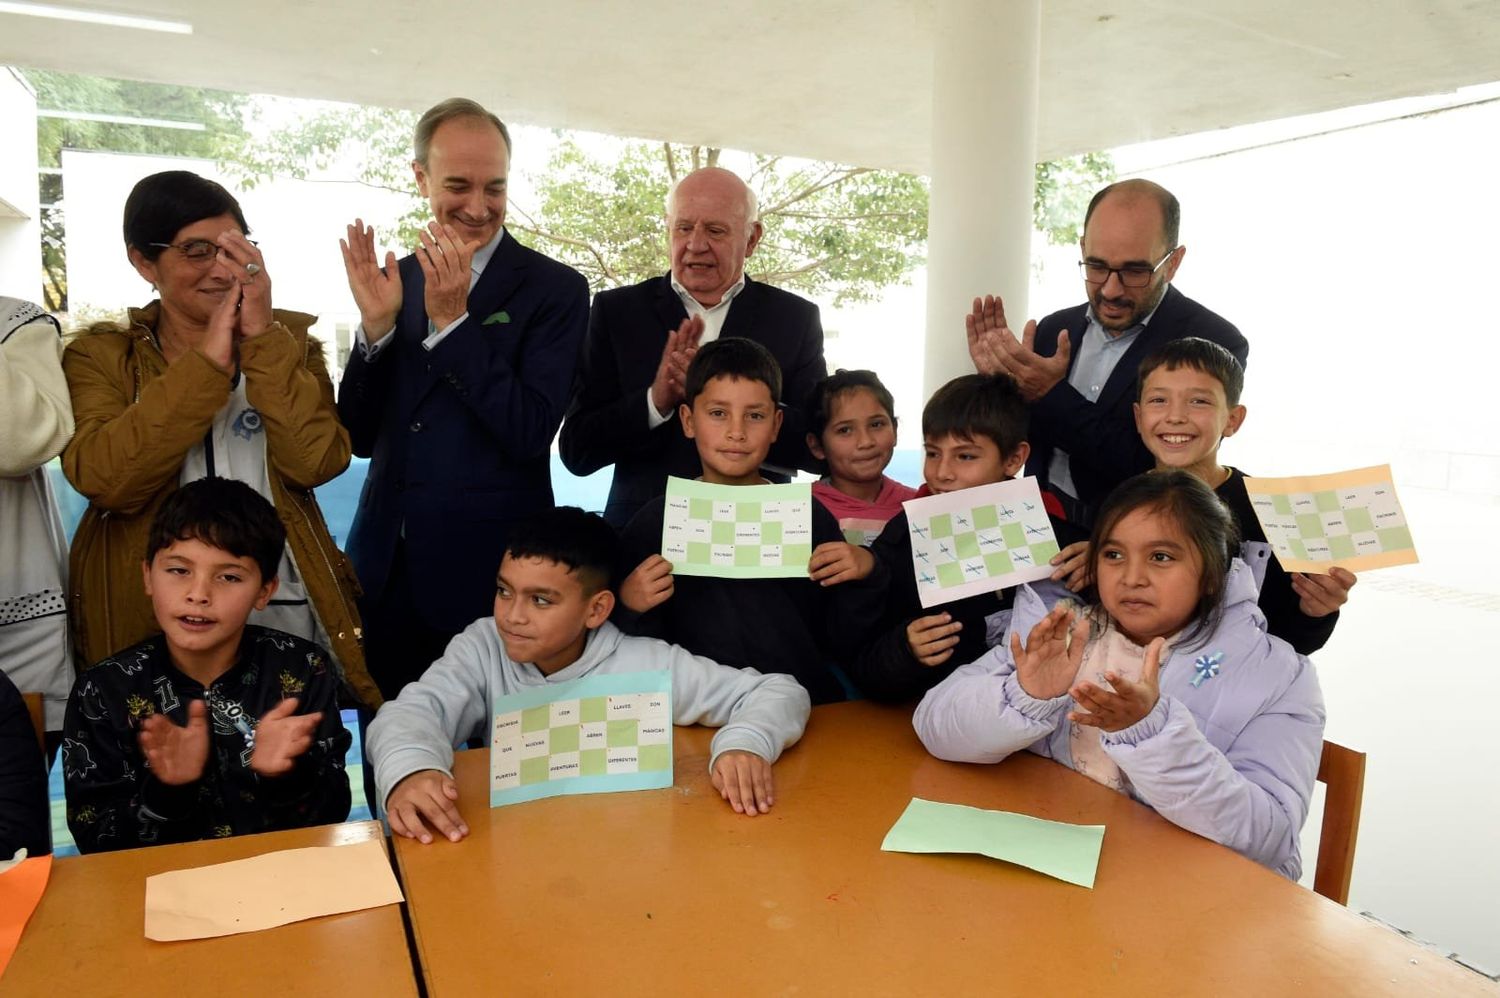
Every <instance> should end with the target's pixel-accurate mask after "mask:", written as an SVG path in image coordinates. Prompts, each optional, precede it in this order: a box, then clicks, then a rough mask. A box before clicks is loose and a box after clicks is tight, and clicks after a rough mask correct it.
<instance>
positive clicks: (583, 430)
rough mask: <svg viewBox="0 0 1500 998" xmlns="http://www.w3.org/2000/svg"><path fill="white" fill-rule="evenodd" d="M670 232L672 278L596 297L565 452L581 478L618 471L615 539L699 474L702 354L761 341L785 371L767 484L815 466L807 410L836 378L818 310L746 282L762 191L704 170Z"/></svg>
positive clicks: (670, 204)
mask: <svg viewBox="0 0 1500 998" xmlns="http://www.w3.org/2000/svg"><path fill="white" fill-rule="evenodd" d="M667 227H668V232H669V237H670V242H671V254H672V269H671V272H670V273H667V274H665V275H663V276H661V277H654V278H652V279H650V280H647V281H642V282H641V283H640V284H635V285H631V286H629V287H624V288H614V289H612V290H609V291H601V292H599V294H598V295H596V296H595V297H594V307H593V310H592V313H591V314H590V317H589V331H588V339H587V341H586V343H585V346H584V353H583V359H582V361H581V362H580V365H579V371H578V381H577V384H576V386H575V388H574V391H573V400H572V402H571V403H570V404H569V406H568V417H567V420H566V421H565V422H564V423H563V428H562V437H561V438H560V439H559V441H558V449H559V451H560V452H561V454H562V459H563V463H564V464H565V465H567V468H568V470H569V471H571V472H573V474H575V475H590V474H593V473H594V472H596V471H598V470H599V469H600V468H604V467H607V466H609V465H611V464H612V465H614V466H615V472H614V479H613V481H612V482H611V483H610V488H609V501H608V504H607V505H606V506H605V509H604V518H605V519H606V520H608V521H609V522H610V523H611V524H612V525H613V526H614V527H615V528H616V529H621V528H623V527H624V526H625V524H627V523H629V522H630V518H631V516H632V515H634V513H635V511H636V510H638V509H639V508H640V507H641V506H643V505H645V504H646V503H647V502H649V501H650V500H651V499H654V498H656V497H657V496H659V495H662V494H663V493H664V492H665V491H666V485H667V476H668V475H678V476H680V477H685V478H693V477H696V476H697V475H698V473H699V471H700V469H701V464H700V462H699V460H698V451H697V449H696V448H695V447H694V446H693V442H692V441H691V440H688V439H687V438H686V437H685V436H684V435H683V432H682V426H681V423H680V421H679V420H678V417H677V407H678V405H679V404H680V403H681V402H682V395H683V385H682V381H683V375H684V373H685V372H686V371H687V366H688V363H689V362H691V360H692V359H693V354H694V352H695V351H696V350H697V348H698V345H699V344H700V343H707V342H710V341H712V340H715V339H718V338H719V337H720V336H741V337H745V338H746V339H752V340H755V341H757V342H758V343H760V344H761V345H762V346H764V347H766V348H767V349H768V350H770V351H771V355H772V356H773V357H775V358H776V362H777V363H778V364H779V365H781V376H782V384H783V386H784V387H783V389H782V400H783V403H784V409H785V410H786V411H785V415H784V419H783V423H782V429H781V433H780V435H779V436H778V437H777V442H776V444H775V445H773V446H772V448H771V454H770V460H769V461H768V462H767V464H768V467H765V468H762V474H763V475H765V477H766V478H768V479H770V480H771V481H782V482H784V481H786V480H787V475H786V472H787V471H790V470H791V469H794V468H798V467H805V468H808V469H809V470H811V469H813V468H814V467H815V465H814V464H813V462H812V456H811V455H810V454H809V453H808V450H807V443H806V436H807V434H806V431H805V430H804V429H803V427H804V426H805V422H806V421H805V417H804V415H803V407H804V405H805V403H806V401H807V398H808V396H809V395H810V394H811V393H812V388H813V385H815V384H817V382H818V381H819V380H820V379H821V378H823V377H824V376H825V375H826V374H827V373H828V369H827V367H826V366H825V365H824V361H823V325H822V323H821V322H820V321H819V318H818V307H817V306H816V305H814V304H813V303H812V302H810V301H808V300H807V299H805V298H801V297H799V296H797V295H794V294H792V293H791V292H789V291H782V290H780V289H779V288H773V287H771V286H770V285H767V284H761V283H759V282H757V281H752V280H750V279H749V278H748V277H747V276H745V259H746V258H747V257H748V256H750V254H752V253H754V252H755V247H756V244H757V243H759V242H760V237H761V232H762V229H761V224H760V219H759V211H758V209H757V206H756V203H755V194H754V192H753V191H751V190H750V188H749V187H748V186H747V185H746V184H745V182H744V181H743V180H741V179H740V178H739V177H737V176H735V175H734V174H733V173H731V172H729V171H728V170H723V169H720V168H718V167H708V168H706V169H702V170H696V171H694V172H693V173H690V174H688V175H687V176H685V177H683V178H682V180H680V181H679V182H678V183H677V186H676V187H675V188H673V190H672V192H671V194H669V195H668V196H667Z"/></svg>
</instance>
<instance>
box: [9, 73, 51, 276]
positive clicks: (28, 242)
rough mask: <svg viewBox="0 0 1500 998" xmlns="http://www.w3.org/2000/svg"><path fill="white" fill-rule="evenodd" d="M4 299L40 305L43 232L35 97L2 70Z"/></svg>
mask: <svg viewBox="0 0 1500 998" xmlns="http://www.w3.org/2000/svg"><path fill="white" fill-rule="evenodd" d="M0 135H3V136H5V154H4V155H0V295H7V296H9V297H12V298H24V299H26V300H27V301H33V302H38V303H40V302H41V300H42V250H41V245H42V227H41V222H40V221H39V215H40V209H39V207H38V201H39V192H38V190H37V179H36V94H35V93H33V92H32V90H31V88H30V87H29V86H27V85H26V83H25V81H23V80H22V79H21V77H20V75H19V74H17V73H16V71H15V70H14V69H11V68H10V67H9V66H0Z"/></svg>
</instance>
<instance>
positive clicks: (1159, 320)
mask: <svg viewBox="0 0 1500 998" xmlns="http://www.w3.org/2000/svg"><path fill="white" fill-rule="evenodd" d="M1180 217H1181V209H1180V207H1179V206H1178V204H1177V199H1176V198H1175V197H1173V196H1172V193H1171V192H1170V191H1168V190H1167V189H1166V188H1164V187H1161V186H1160V185H1158V184H1154V183H1152V182H1151V181H1149V180H1122V181H1120V182H1119V183H1116V184H1111V185H1110V186H1108V187H1106V188H1104V189H1103V190H1101V191H1100V192H1099V193H1097V194H1095V195H1094V198H1093V200H1092V201H1090V202H1089V207H1088V212H1087V213H1086V214H1085V215H1084V222H1083V239H1082V241H1081V243H1080V246H1081V248H1082V251H1083V259H1082V260H1081V261H1080V262H1079V265H1078V267H1079V271H1080V272H1081V274H1082V276H1083V286H1084V291H1085V292H1086V293H1087V295H1088V302H1087V303H1086V304H1083V305H1078V306H1075V307H1073V308H1068V309H1063V310H1062V311H1061V312H1054V313H1052V314H1051V315H1049V316H1047V317H1046V318H1045V319H1043V320H1042V321H1041V322H1040V323H1033V322H1028V323H1027V324H1026V329H1025V331H1024V333H1023V335H1022V336H1021V337H1020V339H1019V340H1018V339H1017V338H1016V337H1015V336H1014V335H1012V334H1011V332H1010V330H1009V327H1008V326H1007V323H1006V320H1005V308H1004V305H1003V304H1002V302H1001V301H1000V299H999V298H996V297H986V298H984V299H982V300H981V299H978V298H976V299H975V300H974V310H973V313H972V314H971V315H970V316H969V317H968V322H967V325H968V336H969V354H970V356H971V357H972V358H973V360H974V366H975V367H976V368H978V369H979V371H980V372H981V373H984V374H992V373H997V372H1003V373H1005V374H1008V375H1010V376H1011V377H1012V378H1014V379H1015V380H1016V383H1017V384H1018V385H1020V388H1021V394H1022V395H1023V396H1024V397H1025V398H1026V400H1027V401H1028V402H1030V403H1031V429H1030V437H1029V439H1030V442H1031V457H1030V459H1029V460H1028V461H1027V463H1026V472H1027V474H1031V475H1035V476H1036V477H1037V478H1038V479H1039V480H1040V481H1041V485H1042V487H1043V488H1044V489H1047V490H1049V491H1050V492H1052V494H1053V495H1055V496H1057V498H1058V500H1059V501H1060V502H1061V504H1062V506H1063V510H1064V512H1065V513H1066V516H1067V519H1068V520H1070V521H1072V522H1075V523H1078V524H1079V525H1080V526H1083V527H1085V528H1087V527H1090V526H1092V524H1093V511H1094V509H1095V508H1097V506H1098V504H1099V503H1100V501H1101V500H1103V498H1104V497H1105V496H1106V495H1108V494H1109V491H1110V490H1111V489H1113V488H1114V487H1115V486H1116V485H1118V484H1119V483H1120V482H1122V481H1124V480H1125V479H1127V478H1129V477H1130V476H1132V475H1135V474H1138V473H1140V472H1142V471H1147V470H1149V469H1150V468H1151V467H1152V458H1151V454H1150V452H1149V451H1147V450H1146V446H1145V444H1144V443H1142V442H1141V439H1140V435H1139V434H1138V433H1137V432H1136V429H1135V418H1134V416H1133V414H1132V412H1131V404H1132V403H1133V402H1134V401H1135V395H1136V392H1135V382H1136V367H1137V365H1138V364H1139V363H1140V361H1141V359H1142V358H1143V357H1145V356H1146V355H1147V354H1149V353H1151V351H1152V350H1154V349H1156V347H1158V346H1160V345H1161V344H1162V343H1165V342H1167V341H1168V340H1175V339H1180V338H1181V337H1184V336H1200V337H1202V338H1204V339H1207V340H1212V341H1213V342H1215V343H1218V344H1219V345H1220V346H1222V347H1224V348H1225V349H1227V350H1228V351H1229V352H1230V353H1232V354H1234V356H1235V357H1236V358H1238V359H1239V361H1240V363H1241V364H1244V363H1245V361H1246V358H1247V356H1248V354H1249V352H1250V347H1249V344H1247V343H1246V342H1245V338H1244V337H1243V336H1241V335H1240V332H1239V330H1237V329H1236V328H1235V327H1234V326H1233V325H1232V324H1231V323H1229V322H1228V321H1226V320H1224V319H1222V318H1220V317H1219V316H1217V315H1215V314H1214V313H1213V312H1210V311H1209V310H1208V309H1206V308H1204V307H1203V306H1202V305H1199V304H1198V303H1197V302H1195V301H1193V300H1192V299H1190V298H1188V297H1186V296H1185V295H1183V294H1182V293H1181V292H1179V291H1178V290H1177V289H1176V288H1173V287H1172V286H1171V281H1172V278H1173V277H1174V276H1175V275H1176V273H1177V268H1178V267H1179V266H1180V265H1181V264H1182V257H1183V255H1184V254H1185V253H1186V252H1187V247H1185V246H1180V245H1178V242H1177V230H1178V222H1179V219H1180Z"/></svg>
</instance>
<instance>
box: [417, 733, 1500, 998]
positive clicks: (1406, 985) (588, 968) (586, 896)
mask: <svg viewBox="0 0 1500 998" xmlns="http://www.w3.org/2000/svg"><path fill="white" fill-rule="evenodd" d="M910 716H911V715H910V710H897V709H891V708H884V707H879V706H875V705H871V704H868V703H850V704H838V705H833V706H828V707H820V708H818V709H817V710H815V711H814V712H813V717H812V721H811V723H810V724H809V726H808V731H807V735H806V737H805V738H804V740H803V742H802V743H801V744H799V745H797V746H795V747H794V748H792V749H791V750H790V751H789V752H787V754H786V755H784V756H783V757H782V759H781V761H780V762H779V763H778V764H777V766H776V787H777V803H776V806H775V808H774V809H773V810H772V811H771V813H770V814H768V815H762V816H759V817H755V818H747V817H744V816H741V815H736V814H734V813H733V812H732V811H731V810H730V809H729V807H728V806H727V805H726V804H724V803H723V802H722V801H721V800H720V799H719V796H718V794H717V793H716V792H715V791H714V790H713V788H712V786H710V784H709V781H708V777H707V772H706V770H707V754H708V742H709V737H710V736H711V734H712V732H711V731H708V730H704V729H684V728H679V729H677V736H676V786H675V787H673V788H672V789H670V790H658V791H642V792H636V793H622V794H602V795H597V796H590V797H562V798H554V799H551V800H542V801H536V802H532V803H528V804H521V805H517V806H512V807H504V808H496V809H490V808H489V807H487V806H486V805H487V803H488V800H489V797H488V793H487V791H486V780H487V776H488V755H487V753H486V752H485V751H482V750H481V751H473V752H465V753H460V754H459V758H458V762H457V765H456V772H457V777H458V782H459V786H460V799H461V802H462V803H463V813H464V816H465V818H466V819H467V821H468V823H469V826H470V828H471V834H470V836H469V837H468V838H467V839H466V840H464V841H463V842H461V843H457V844H454V843H449V842H447V841H446V840H439V841H437V842H436V843H434V844H432V845H429V846H422V845H420V844H419V843H415V842H413V841H411V840H407V839H397V840H396V858H397V864H398V867H399V869H400V872H401V876H402V879H403V882H404V887H405V890H406V897H407V903H408V908H409V910H410V914H411V919H412V925H413V928H414V931H415V936H416V944H417V951H418V958H419V960H420V963H421V966H422V972H423V974H424V975H425V977H426V982H427V988H428V993H429V994H430V995H432V996H433V998H444V996H450V995H476V994H486V993H499V992H501V991H503V992H506V993H514V994H601V993H611V994H682V993H700V994H701V993H712V992H721V993H730V994H792V993H796V994H802V995H828V994H861V995H864V994H897V995H908V994H933V995H942V994H954V995H966V994H1002V993H1021V994H1027V993H1029V994H1099V993H1105V992H1109V993H1114V994H1149V995H1153V996H1154V995H1161V994H1166V993H1172V994H1203V995H1224V994H1253V995H1256V996H1258V998H1264V996H1266V995H1274V994H1283V993H1288V992H1292V991H1297V992H1300V993H1304V994H1316V995H1326V994H1337V993H1358V994H1381V993H1389V994H1403V995H1411V994H1438V993H1442V994H1465V993H1467V994H1485V995H1491V996H1494V995H1496V994H1497V992H1496V990H1495V989H1493V988H1492V986H1491V985H1490V984H1489V983H1488V982H1486V981H1484V980H1483V979H1481V978H1480V977H1478V976H1477V975H1474V974H1472V973H1470V972H1468V971H1465V970H1463V969H1462V968H1460V967H1457V966H1455V965H1453V964H1450V963H1448V962H1447V961H1445V960H1443V959H1441V958H1439V957H1437V956H1435V955H1433V954H1431V953H1429V952H1427V951H1425V950H1423V949H1421V948H1419V947H1417V946H1415V945H1414V944H1412V943H1410V942H1409V941H1407V940H1406V939H1404V938H1402V937H1400V936H1398V935H1396V934H1395V933H1393V932H1391V931H1390V930H1388V929H1385V928H1382V927H1380V926H1377V925H1373V924H1371V923H1369V922H1367V921H1365V920H1364V919H1362V918H1360V917H1359V916H1358V915H1355V914H1353V913H1351V912H1349V911H1347V910H1345V909H1344V908H1342V907H1340V906H1338V905H1336V904H1333V903H1332V902H1329V901H1327V900H1325V899H1323V898H1321V897H1319V896H1317V895H1315V894H1313V893H1312V892H1311V891H1308V890H1305V889H1303V888H1301V887H1299V886H1297V885H1296V884H1293V883H1290V882H1289V881H1286V880H1284V879H1282V878H1281V877H1279V876H1277V875H1275V874H1274V873H1271V872H1270V871H1268V870H1266V869H1264V868H1262V867H1260V866H1258V865H1256V864H1254V863H1252V862H1250V861H1249V860H1246V859H1243V858H1242V857H1240V856H1238V855H1236V854H1235V853H1233V852H1231V851H1229V850H1228V849H1225V848H1223V847H1221V846H1218V845H1215V844H1213V843H1211V842H1209V841H1207V840H1206V839H1202V838H1199V837H1197V836H1195V835H1192V834H1190V833H1188V832H1185V831H1183V830H1182V829H1180V828H1178V827H1176V826H1175V825H1172V824H1171V823H1169V822H1167V821H1165V820H1163V819H1162V818H1160V817H1158V816H1157V815H1156V814H1155V812H1153V811H1151V810H1150V809H1148V808H1145V807H1142V806H1140V805H1138V804H1136V803H1134V802H1132V801H1130V800H1129V799H1128V798H1126V797H1124V796H1122V795H1120V794H1117V793H1114V792H1113V791H1110V790H1107V789H1105V788H1104V787H1101V786H1099V785H1098V784H1096V783H1093V782H1091V781H1090V780H1088V779H1086V778H1084V777H1082V776H1079V775H1077V774H1075V773H1072V772H1070V771H1068V770H1066V769H1064V768H1063V767H1061V766H1058V765H1056V764H1054V763H1051V762H1048V761H1046V760H1043V759H1040V758H1037V757H1035V756H1031V755H1029V754H1025V753H1022V754H1021V755H1018V756H1016V757H1014V758H1012V759H1009V760H1006V761H1005V762H1004V763H1002V764H1000V765H996V766H968V765H959V764H954V763H946V762H942V761H939V760H937V759H934V758H932V757H931V756H929V755H927V754H926V752H925V751H924V750H923V749H922V746H921V744H920V743H919V742H918V741H917V738H916V735H915V734H914V733H913V732H912V729H911V721H910ZM913 796H921V797H926V798H928V799H931V800H940V801H952V802H955V803H962V804H971V805H976V806H981V807H987V808H996V809H1004V810H1013V811H1021V812H1025V813H1027V814H1034V815H1038V816H1040V817H1044V818H1052V819H1057V820H1061V821H1071V822H1079V823H1088V824H1101V823H1102V824H1104V825H1106V826H1107V827H1108V830H1107V832H1106V833H1105V838H1104V849H1103V854H1102V856H1101V858H1100V865H1099V874H1098V878H1097V881H1096V887H1095V889H1094V890H1092V891H1090V890H1085V889H1083V888H1081V887H1075V886H1072V885H1069V884H1065V883H1062V882H1060V881H1057V880H1053V879H1051V878H1048V877H1046V876H1043V875H1042V874H1039V873H1035V872H1033V871H1031V870H1027V869H1023V868H1021V867H1016V866H1011V865H1009V864H1005V863H999V862H996V861H994V860H990V859H985V858H982V857H977V856H959V855H954V856H931V855H928V856H921V855H906V854H897V853H883V852H881V851H880V843H881V841H882V839H883V838H884V837H885V833H886V831H887V830H888V829H889V828H890V827H891V825H892V824H893V823H894V822H895V820H896V819H897V817H899V816H900V814H901V812H902V810H903V809H904V808H905V807H906V805H907V802H908V801H909V800H910V799H911V798H912V797H913ZM1308 862H1311V858H1310V857H1309V858H1308Z"/></svg>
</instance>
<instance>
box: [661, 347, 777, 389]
mask: <svg viewBox="0 0 1500 998" xmlns="http://www.w3.org/2000/svg"><path fill="white" fill-rule="evenodd" d="M715 378H730V379H731V380H735V381H759V382H761V383H762V384H764V385H765V386H766V387H767V388H769V389H770V390H771V401H772V402H776V403H778V404H779V403H780V402H781V367H780V365H778V364H777V363H776V358H775V357H773V356H771V351H769V350H767V349H766V348H765V347H763V346H761V345H760V344H759V343H757V342H755V341H754V340H747V339H744V338H743V337H740V336H721V337H719V338H718V339H716V340H714V341H713V342H712V343H705V344H703V346H701V347H699V348H698V352H697V353H696V354H694V355H693V362H692V363H691V364H689V365H688V369H687V377H686V378H685V379H684V381H685V384H684V385H683V388H684V392H683V394H684V396H685V400H686V401H687V404H688V405H690V406H691V405H692V404H693V400H694V399H696V398H697V397H698V396H699V395H701V394H703V387H704V386H705V385H707V384H708V383H709V382H710V381H712V380H713V379H715Z"/></svg>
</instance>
